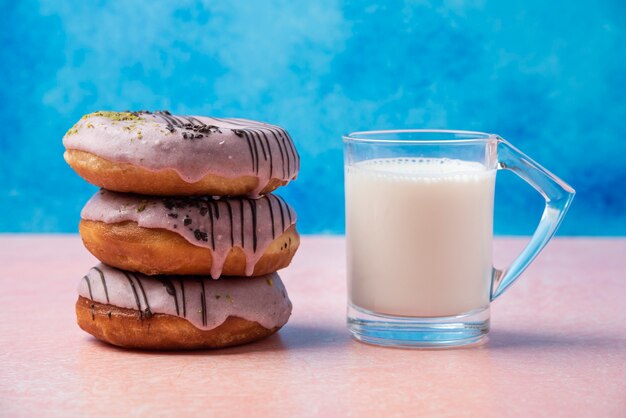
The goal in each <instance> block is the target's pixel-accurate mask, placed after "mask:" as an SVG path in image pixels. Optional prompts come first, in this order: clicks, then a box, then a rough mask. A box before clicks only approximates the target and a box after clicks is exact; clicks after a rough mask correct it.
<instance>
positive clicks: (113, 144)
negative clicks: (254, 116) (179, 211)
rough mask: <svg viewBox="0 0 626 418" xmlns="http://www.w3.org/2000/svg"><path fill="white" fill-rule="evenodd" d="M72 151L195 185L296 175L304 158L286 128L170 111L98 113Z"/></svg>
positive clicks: (82, 126) (74, 139)
mask: <svg viewBox="0 0 626 418" xmlns="http://www.w3.org/2000/svg"><path fill="white" fill-rule="evenodd" d="M63 145H65V148H67V149H74V150H80V151H86V152H90V153H92V154H95V155H97V156H99V157H102V158H105V159H107V160H109V161H113V162H121V163H130V164H133V165H137V166H140V167H143V168H146V169H149V170H155V171H156V170H162V169H166V168H169V169H173V170H175V171H176V172H177V173H178V174H179V175H180V177H181V178H182V179H183V180H184V181H187V182H189V183H193V182H197V181H199V180H200V179H202V178H203V177H204V176H206V175H207V174H213V175H219V176H222V177H227V178H236V177H240V176H254V177H257V178H258V179H259V183H258V185H257V187H256V189H255V190H254V191H253V192H252V193H250V196H251V197H257V196H258V194H259V192H260V191H261V190H262V189H263V188H264V187H265V186H266V185H267V183H268V181H269V180H270V179H271V178H275V179H280V180H284V181H289V180H292V179H294V178H295V177H296V175H297V173H298V169H299V167H300V158H299V156H298V153H297V151H296V149H295V146H294V144H293V141H292V140H291V137H290V136H289V134H288V133H287V131H285V130H284V129H282V128H280V127H278V126H274V125H270V124H267V123H263V122H256V121H251V120H246V119H236V118H229V119H222V118H212V117H204V116H176V115H171V114H170V113H169V112H166V111H163V112H154V113H148V112H95V113H91V114H88V115H85V116H83V117H82V119H80V120H79V121H78V122H77V123H76V124H75V125H74V126H73V127H72V128H71V129H70V130H69V131H68V132H67V134H65V136H64V137H63Z"/></svg>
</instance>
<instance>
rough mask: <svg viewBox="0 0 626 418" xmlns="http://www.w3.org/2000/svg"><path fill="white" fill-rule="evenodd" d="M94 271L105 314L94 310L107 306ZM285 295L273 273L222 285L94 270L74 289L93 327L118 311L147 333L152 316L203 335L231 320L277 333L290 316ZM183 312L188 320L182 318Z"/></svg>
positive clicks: (106, 268)
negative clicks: (130, 314)
mask: <svg viewBox="0 0 626 418" xmlns="http://www.w3.org/2000/svg"><path fill="white" fill-rule="evenodd" d="M98 270H99V271H100V272H102V275H103V276H104V277H105V281H106V282H107V286H108V291H109V297H110V303H108V304H107V305H108V307H105V309H104V310H102V309H100V308H98V310H97V309H96V307H97V306H98V305H97V304H98V303H100V304H104V303H105V302H106V296H105V292H104V286H102V285H101V283H102V281H101V280H99V279H98V278H97V276H98V275H99V274H100V272H98ZM96 272H98V273H96ZM268 283H269V284H270V286H268ZM179 290H180V291H179ZM284 291H285V290H284V285H283V284H282V282H281V280H280V277H279V276H278V275H277V274H276V273H272V274H268V275H264V276H261V277H253V278H237V277H233V278H229V279H227V280H211V279H210V278H208V277H189V278H185V277H182V276H153V277H150V276H145V275H143V274H140V273H132V272H128V271H124V270H119V269H116V268H113V267H110V266H107V265H105V264H98V265H97V266H96V267H95V268H93V269H92V270H91V271H90V272H89V273H88V274H87V275H86V276H84V277H83V278H82V279H81V281H80V283H79V287H78V293H79V295H80V296H81V297H83V298H88V300H89V304H88V305H87V307H88V308H90V310H91V317H92V320H94V321H95V320H98V318H97V316H100V318H104V317H105V316H106V317H108V319H109V320H111V319H113V315H112V313H114V310H115V309H114V308H115V307H118V308H123V309H131V310H133V311H135V314H136V315H137V316H138V319H140V320H142V321H148V322H147V324H146V326H147V327H149V326H150V325H151V322H150V320H151V318H153V317H154V315H155V314H165V315H174V316H177V317H180V318H183V317H184V318H186V319H187V321H189V322H190V323H191V324H192V325H193V326H195V327H197V328H199V329H204V330H208V329H214V328H216V327H218V326H219V325H220V324H222V323H223V322H224V321H225V320H226V319H227V318H229V317H232V316H236V317H239V318H243V319H246V320H248V321H254V322H257V323H259V324H260V325H261V326H263V327H265V328H267V329H271V328H274V327H277V326H278V327H280V326H282V325H283V324H284V323H285V322H286V321H287V319H288V318H289V314H290V312H291V303H290V302H289V301H288V300H285V299H284V297H283V296H281V295H282V294H283V292H284ZM234 301H236V303H235V302H234ZM188 308H189V309H188ZM187 311H189V312H191V314H190V315H187ZM96 314H97V315H96Z"/></svg>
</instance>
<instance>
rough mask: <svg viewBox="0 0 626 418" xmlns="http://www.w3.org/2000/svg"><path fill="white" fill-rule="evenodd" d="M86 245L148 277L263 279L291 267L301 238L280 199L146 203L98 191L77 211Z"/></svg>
mask: <svg viewBox="0 0 626 418" xmlns="http://www.w3.org/2000/svg"><path fill="white" fill-rule="evenodd" d="M81 218H82V220H81V222H80V224H79V231H80V235H81V238H82V240H83V243H84V245H85V247H86V248H87V249H88V250H89V251H90V252H91V253H92V254H93V255H94V256H96V258H98V259H99V260H100V261H102V262H103V263H106V264H109V265H111V266H114V267H118V268H121V269H124V270H129V271H138V272H141V273H144V274H147V275H156V274H182V275H211V276H212V277H213V278H215V279H217V278H219V277H220V276H222V275H225V276H260V275H264V274H267V273H271V272H273V271H276V270H279V269H281V268H284V267H286V266H288V265H289V263H290V262H291V259H292V258H293V256H294V254H295V252H296V250H297V249H298V246H299V244H300V238H299V235H298V232H297V230H296V226H295V222H296V214H295V212H294V211H293V209H292V208H291V207H290V206H289V205H288V204H287V203H286V202H285V201H284V200H283V199H282V198H281V197H279V196H276V195H274V194H266V195H265V196H263V197H262V198H260V199H247V198H244V197H231V198H222V199H213V198H207V197H193V196H187V197H176V198H174V197H148V196H141V195H134V194H126V193H117V192H111V191H108V190H104V189H102V190H100V191H99V192H97V193H96V194H95V195H94V196H93V197H92V198H91V199H90V200H89V201H88V202H87V204H86V205H85V207H84V208H83V210H82V212H81Z"/></svg>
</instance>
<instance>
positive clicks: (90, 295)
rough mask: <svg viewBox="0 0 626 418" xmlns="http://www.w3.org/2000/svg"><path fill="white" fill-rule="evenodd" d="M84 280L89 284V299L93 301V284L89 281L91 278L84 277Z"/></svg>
mask: <svg viewBox="0 0 626 418" xmlns="http://www.w3.org/2000/svg"><path fill="white" fill-rule="evenodd" d="M83 280H85V281H86V282H87V288H88V289H89V298H90V299H91V300H93V293H91V282H90V281H89V277H87V276H83Z"/></svg>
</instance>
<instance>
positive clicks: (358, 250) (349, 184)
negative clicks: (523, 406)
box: [343, 130, 575, 348]
mask: <svg viewBox="0 0 626 418" xmlns="http://www.w3.org/2000/svg"><path fill="white" fill-rule="evenodd" d="M343 140H344V157H345V198H346V242H347V248H346V250H347V263H348V328H349V330H350V331H351V333H352V334H353V336H354V337H355V338H356V339H358V340H360V341H364V342H368V343H373V344H378V345H386V346H400V347H431V348H436V347H451V346H461V345H466V344H473V343H477V342H478V341H480V340H481V339H482V338H483V337H484V336H485V335H486V334H487V332H488V331H489V304H490V302H491V301H493V300H494V299H496V298H497V297H498V296H500V295H501V294H502V293H503V292H504V291H505V290H506V289H507V288H508V287H509V286H510V285H511V284H512V283H513V282H514V281H515V280H516V279H517V278H518V277H519V275H520V274H521V273H522V272H523V271H524V269H525V268H526V267H527V266H528V265H529V264H530V263H531V262H532V261H533V259H534V258H535V257H536V256H537V254H539V252H540V251H541V250H542V249H543V248H544V247H545V245H546V244H547V243H548V241H549V240H550V239H551V238H552V236H553V235H554V233H555V231H556V229H557V228H558V226H559V224H560V223H561V221H562V220H563V217H564V216H565V213H566V212H567V209H568V208H569V206H570V203H571V202H572V199H573V197H574V193H575V192H574V190H573V189H572V188H571V187H570V186H569V185H567V184H566V183H565V182H563V181H562V180H560V179H559V178H557V177H556V176H555V175H553V174H552V173H550V172H549V171H547V170H546V169H544V168H543V167H541V166H540V165H539V164H537V163H536V162H534V161H533V160H531V159H530V158H528V157H527V156H526V155H524V154H523V153H522V152H521V151H519V150H518V149H517V148H515V147H514V146H513V145H511V144H510V143H508V142H507V141H505V140H504V139H502V138H500V137H499V136H497V135H492V134H485V133H480V132H466V131H442V130H402V131H371V132H357V133H352V134H349V135H347V136H344V137H343ZM502 169H506V170H511V171H513V172H514V173H515V174H517V175H518V176H520V177H521V178H522V179H524V180H525V181H526V182H528V183H529V184H530V185H531V186H533V187H534V188H535V189H536V190H537V191H538V192H539V193H540V194H541V195H542V196H543V197H544V198H545V200H546V206H545V210H544V212H543V216H542V218H541V221H540V223H539V226H538V227H537V230H536V231H535V232H534V234H533V236H532V238H531V240H530V242H529V243H528V245H527V246H526V248H525V249H524V250H523V251H522V253H521V254H520V255H519V256H518V257H517V258H516V259H515V260H514V261H513V263H512V264H511V265H510V266H509V267H508V268H507V269H504V270H499V269H496V268H494V267H493V262H492V241H493V206H494V191H495V178H496V171H497V170H502Z"/></svg>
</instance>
